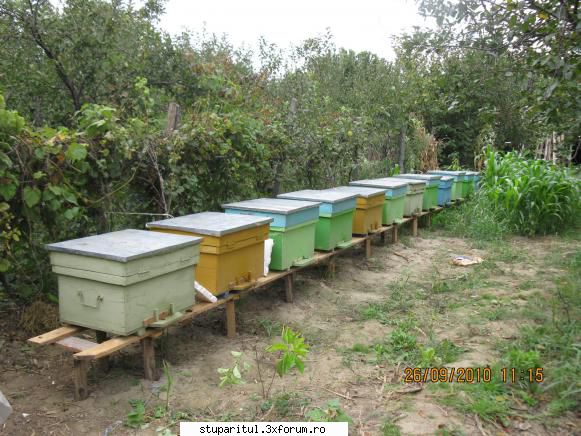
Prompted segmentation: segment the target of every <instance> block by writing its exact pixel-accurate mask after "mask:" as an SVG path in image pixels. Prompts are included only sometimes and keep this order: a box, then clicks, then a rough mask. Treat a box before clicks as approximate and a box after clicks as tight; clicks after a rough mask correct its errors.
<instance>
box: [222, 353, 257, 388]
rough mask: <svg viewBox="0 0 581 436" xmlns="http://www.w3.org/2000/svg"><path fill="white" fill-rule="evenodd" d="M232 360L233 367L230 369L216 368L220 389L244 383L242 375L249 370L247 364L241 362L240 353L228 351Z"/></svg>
mask: <svg viewBox="0 0 581 436" xmlns="http://www.w3.org/2000/svg"><path fill="white" fill-rule="evenodd" d="M230 354H232V357H233V358H234V365H233V366H232V367H231V368H218V370H217V371H218V374H220V384H219V386H220V387H221V388H222V387H224V386H226V385H240V384H244V383H246V382H245V381H244V379H243V378H242V373H243V372H244V371H248V370H249V369H250V364H249V363H248V362H242V353H241V352H239V351H230Z"/></svg>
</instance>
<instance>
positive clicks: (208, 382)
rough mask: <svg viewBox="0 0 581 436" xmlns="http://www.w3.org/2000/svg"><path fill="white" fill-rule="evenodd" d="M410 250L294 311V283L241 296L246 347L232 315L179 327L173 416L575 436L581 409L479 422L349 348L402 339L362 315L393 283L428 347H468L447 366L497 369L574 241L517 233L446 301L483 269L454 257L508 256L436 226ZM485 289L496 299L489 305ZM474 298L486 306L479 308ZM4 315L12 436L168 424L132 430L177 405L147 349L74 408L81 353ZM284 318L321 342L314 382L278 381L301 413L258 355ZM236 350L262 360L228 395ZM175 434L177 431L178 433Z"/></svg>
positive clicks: (402, 248)
mask: <svg viewBox="0 0 581 436" xmlns="http://www.w3.org/2000/svg"><path fill="white" fill-rule="evenodd" d="M422 236H423V237H422ZM403 242H404V243H405V244H407V245H404V244H402V243H399V244H395V245H388V246H386V247H380V246H375V247H374V255H373V257H372V258H371V259H370V260H365V259H364V255H363V252H362V251H361V250H360V249H353V250H351V251H350V252H349V253H348V254H346V255H343V256H342V257H340V258H339V259H338V261H337V272H336V275H335V277H333V278H331V277H328V274H327V272H326V270H324V269H311V270H306V271H304V272H301V273H300V274H299V275H298V276H297V280H296V282H295V302H294V303H293V304H287V303H285V302H284V300H283V298H282V293H283V290H282V287H281V286H282V284H276V285H274V286H271V287H270V288H269V289H265V290H262V291H259V292H256V293H254V294H252V295H250V296H248V297H247V298H245V299H243V300H241V301H240V303H239V304H238V307H237V317H238V336H237V337H236V339H234V340H228V339H227V338H226V337H225V336H224V334H223V323H222V318H223V315H224V314H223V312H221V311H216V312H213V313H210V314H208V315H207V316H204V317H201V318H198V319H196V320H194V322H193V323H192V324H191V325H188V326H183V327H180V328H173V329H171V330H170V331H169V334H167V335H166V336H165V337H164V338H163V340H161V341H158V342H159V344H158V345H159V348H160V349H159V353H158V356H160V357H162V358H163V359H165V360H166V361H167V362H168V363H169V365H170V366H171V374H172V376H173V380H174V386H173V388H172V390H171V393H170V406H171V409H172V410H173V411H174V412H177V411H182V412H184V413H187V414H188V416H189V418H190V419H196V420H214V421H216V420H237V421H243V420H271V421H275V420H288V421H292V420H295V421H301V420H303V421H304V420H305V418H304V413H305V412H306V411H307V410H308V409H309V408H312V407H316V406H323V405H324V404H325V403H326V402H327V401H329V400H332V399H339V400H340V403H341V408H342V409H343V410H344V411H345V412H346V413H347V414H348V415H349V416H351V417H352V419H353V424H352V425H350V433H352V434H361V435H376V434H382V432H381V426H382V424H383V423H384V422H385V421H386V420H387V421H391V422H393V423H395V424H396V425H397V426H398V427H399V429H400V431H401V432H402V434H414V435H432V434H435V433H436V432H440V433H439V434H461V433H462V432H463V433H464V434H467V435H473V434H500V433H502V434H505V433H509V434H522V435H525V434H526V435H533V434H539V435H542V434H574V432H575V428H577V429H578V428H580V427H579V424H580V421H579V418H578V417H575V416H569V415H567V416H565V417H563V418H562V419H560V420H558V421H557V422H545V421H543V422H540V421H537V420H529V421H528V422H526V425H524V424H523V422H521V421H519V420H514V421H513V422H511V425H509V427H507V428H503V427H500V426H499V425H498V424H496V423H487V422H480V421H479V420H478V419H477V418H475V417H474V416H465V415H462V414H460V413H458V412H457V411H455V410H454V409H452V408H449V407H446V406H443V405H442V404H441V402H439V401H438V398H437V393H435V392H434V391H432V390H430V389H427V388H426V386H425V385H411V386H410V385H405V384H404V383H403V382H402V376H403V368H402V367H400V366H398V365H391V364H389V363H386V364H375V363H373V362H370V356H366V355H360V354H357V353H346V352H345V350H346V349H349V348H351V347H352V346H353V345H355V344H372V343H374V342H377V341H380V340H381V339H382V338H384V337H385V336H386V335H387V334H389V333H390V332H391V331H392V329H393V328H394V327H393V325H390V324H389V323H380V322H379V321H378V320H375V319H370V320H364V319H363V318H362V316H361V310H362V309H363V308H365V307H366V306H367V305H368V304H369V303H374V302H376V303H381V302H384V301H386V300H389V298H390V295H391V293H392V292H393V289H394V288H395V287H397V286H399V285H402V284H403V285H402V286H404V287H403V288H402V289H405V292H406V293H408V294H409V301H407V302H408V303H409V304H408V305H407V306H405V305H404V306H402V308H401V310H400V311H399V312H398V311H396V312H395V313H394V317H399V318H401V319H404V318H405V317H407V316H413V317H414V318H415V319H416V320H417V329H416V332H415V333H417V337H418V340H419V341H422V340H427V337H428V336H429V335H430V334H433V335H435V337H437V338H438V339H449V340H450V341H452V342H454V343H455V344H456V345H458V346H461V347H463V349H464V350H465V351H464V352H463V353H462V354H461V355H460V356H459V358H458V360H457V361H456V362H453V363H451V364H448V366H455V367H461V366H462V367H465V366H476V365H478V366H483V365H486V364H492V363H493V361H494V360H495V359H497V358H498V351H497V343H498V341H510V340H512V339H514V338H515V337H516V336H517V335H518V331H519V327H520V326H521V325H522V323H523V320H522V319H521V318H518V317H513V316H511V314H512V313H516V312H517V311H518V310H519V308H521V307H523V306H524V305H526V304H527V301H528V299H529V298H532V297H533V296H534V295H536V294H537V293H539V292H546V290H547V289H550V288H551V286H553V284H552V283H553V282H552V280H553V279H554V277H555V276H556V275H558V274H559V273H562V271H561V270H560V269H559V267H558V264H557V266H555V264H554V263H552V264H550V265H548V264H547V261H546V258H547V256H548V254H549V253H552V254H551V255H554V253H566V252H567V251H568V250H571V249H572V247H571V244H573V242H567V241H563V240H558V239H556V238H540V239H534V240H533V239H525V238H515V239H513V240H512V241H511V242H510V246H511V248H512V249H514V250H515V252H516V253H517V254H518V259H516V260H514V259H513V260H510V261H498V262H497V268H496V269H491V270H490V271H489V273H488V275H485V276H482V277H480V280H479V281H478V282H475V285H474V287H472V288H470V287H469V288H468V289H464V290H463V291H461V292H460V293H458V292H456V293H454V292H453V291H452V292H450V293H443V294H434V293H433V292H432V290H431V289H430V283H434V282H436V281H438V280H442V279H446V280H448V281H451V282H454V280H463V276H466V275H467V274H470V272H471V268H474V267H458V266H453V265H452V264H451V263H450V259H451V256H452V255H455V254H463V255H478V256H480V257H483V258H484V259H487V258H489V257H490V256H497V255H498V253H489V252H488V251H487V250H481V249H475V248H473V247H472V246H471V245H470V243H469V242H468V241H466V240H462V239H456V238H450V237H443V236H441V235H437V234H434V233H430V232H427V231H424V232H422V234H421V235H420V237H419V238H414V239H411V238H405V237H404V239H403ZM394 253H397V254H394ZM452 294H453V298H451V297H450V295H452ZM484 294H486V300H482V297H483V295H484ZM406 295H407V294H406ZM406 300H408V298H406ZM475 301H484V303H485V304H483V305H478V304H473V303H474V302H475ZM404 303H405V301H404ZM452 303H454V304H452ZM496 306H502V307H503V309H502V310H504V311H505V312H504V313H505V316H503V317H500V319H494V320H489V319H487V318H486V317H485V316H484V315H485V314H486V313H487V312H486V311H488V310H490V309H494V308H495V307H496ZM547 310H550V308H547ZM483 314H484V315H483ZM506 314H508V316H507V315H506ZM2 318H3V322H2V324H3V328H2V331H1V332H0V350H1V355H0V369H1V372H0V389H1V390H2V391H3V392H4V394H5V395H6V397H7V398H8V399H9V400H10V402H11V403H12V405H13V407H14V413H13V415H12V416H11V417H10V418H9V420H8V422H7V423H6V424H5V425H4V427H3V428H2V429H0V433H1V434H6V435H85V434H86V435H103V434H105V435H131V434H144V435H147V434H152V435H154V434H156V428H157V427H159V426H165V425H167V424H168V421H167V420H166V419H164V418H160V419H157V420H156V419H154V418H152V419H151V420H150V422H149V427H148V428H143V429H139V430H135V429H132V428H129V427H127V426H125V425H124V422H125V419H126V416H127V413H128V412H129V411H130V410H131V406H130V404H129V401H130V400H144V401H146V405H147V410H148V412H149V411H151V410H153V409H154V407H155V406H156V405H160V404H164V403H165V401H164V398H165V393H164V392H162V391H161V390H162V389H163V386H164V385H165V383H166V380H165V377H162V379H161V380H160V381H159V382H155V383H150V382H147V381H144V380H143V379H142V376H141V361H140V353H139V349H138V348H137V347H135V348H131V349H128V350H124V351H122V352H120V353H118V354H117V355H115V356H113V357H112V358H111V370H110V371H109V372H108V373H105V374H103V373H100V372H98V371H97V369H96V368H93V369H92V370H91V372H90V388H91V394H90V397H89V398H88V399H87V400H85V401H81V402H74V401H73V399H72V398H73V392H72V388H71V370H72V366H71V358H70V354H68V353H65V352H62V351H60V350H58V349H57V348H54V347H42V348H34V347H32V346H30V345H28V344H27V343H26V342H25V339H26V338H27V336H28V334H26V333H23V332H22V331H20V330H19V329H17V328H15V327H14V324H15V323H14V321H13V320H11V318H10V315H8V314H3V316H2ZM277 322H278V323H280V324H286V325H289V326H291V327H293V328H295V329H298V330H300V331H301V332H302V333H303V334H304V336H305V338H306V341H307V343H309V344H310V346H311V352H310V353H309V356H308V359H307V362H306V370H305V373H304V374H302V375H301V374H298V373H293V374H292V375H290V376H287V377H285V378H283V379H280V378H278V377H277V378H276V379H275V380H274V383H273V387H272V392H271V398H273V399H275V400H276V398H281V395H283V394H285V393H287V394H289V396H288V397H287V399H288V398H291V401H290V402H289V405H288V407H274V406H270V407H268V406H269V404H270V403H266V406H264V399H263V398H262V389H261V385H260V383H258V381H257V380H258V373H257V368H256V363H255V361H254V354H255V352H254V350H255V349H256V348H258V349H264V348H265V347H266V346H267V345H269V344H271V343H272V342H273V341H275V340H276V337H275V336H276V335H277V334H278V332H279V330H280V329H279V328H278V324H276V323H277ZM265 325H266V326H271V327H272V328H273V329H274V333H273V336H272V337H269V336H268V335H267V334H266V329H265V327H264V326H265ZM232 350H234V351H242V352H243V353H244V360H245V361H248V362H249V363H251V364H252V367H251V369H250V370H249V371H248V373H246V374H244V378H245V379H246V381H247V383H246V384H243V385H236V386H227V387H224V388H219V387H218V382H219V377H218V374H217V368H220V367H229V366H231V365H232V356H231V353H230V352H231V351H232ZM270 365H271V362H269V361H267V360H263V361H262V365H261V366H262V370H263V371H264V372H268V373H269V374H270V371H271V368H270ZM275 402H276V401H275ZM272 404H274V403H272ZM261 405H263V407H262V408H261ZM263 408H264V409H265V410H263ZM523 429H524V430H523ZM173 431H174V433H177V431H178V430H177V427H173ZM446 431H447V432H448V433H446ZM453 432H456V433H453Z"/></svg>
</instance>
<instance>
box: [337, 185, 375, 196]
mask: <svg viewBox="0 0 581 436" xmlns="http://www.w3.org/2000/svg"><path fill="white" fill-rule="evenodd" d="M331 190H337V191H344V192H352V193H354V194H356V195H357V196H358V197H363V198H369V197H373V196H375V195H379V194H385V191H386V190H385V189H381V188H371V187H368V186H338V187H336V188H331Z"/></svg>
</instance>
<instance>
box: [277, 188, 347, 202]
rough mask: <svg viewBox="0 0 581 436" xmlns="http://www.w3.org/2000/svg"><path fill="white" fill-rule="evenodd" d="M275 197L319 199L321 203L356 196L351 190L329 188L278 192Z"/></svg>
mask: <svg viewBox="0 0 581 436" xmlns="http://www.w3.org/2000/svg"><path fill="white" fill-rule="evenodd" d="M277 198H288V199H290V200H307V201H320V202H321V203H331V204H334V203H339V202H341V201H345V200H351V199H353V198H357V194H355V193H352V192H341V191H333V190H331V189H322V190H316V189H304V190H302V191H294V192H287V193H286V194H279V195H277Z"/></svg>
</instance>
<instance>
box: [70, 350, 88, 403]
mask: <svg viewBox="0 0 581 436" xmlns="http://www.w3.org/2000/svg"><path fill="white" fill-rule="evenodd" d="M88 371H89V362H88V361H86V360H74V361H73V382H74V384H75V400H76V401H81V400H84V399H86V398H87V397H88V396H89V386H88V383H87V372H88Z"/></svg>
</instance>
